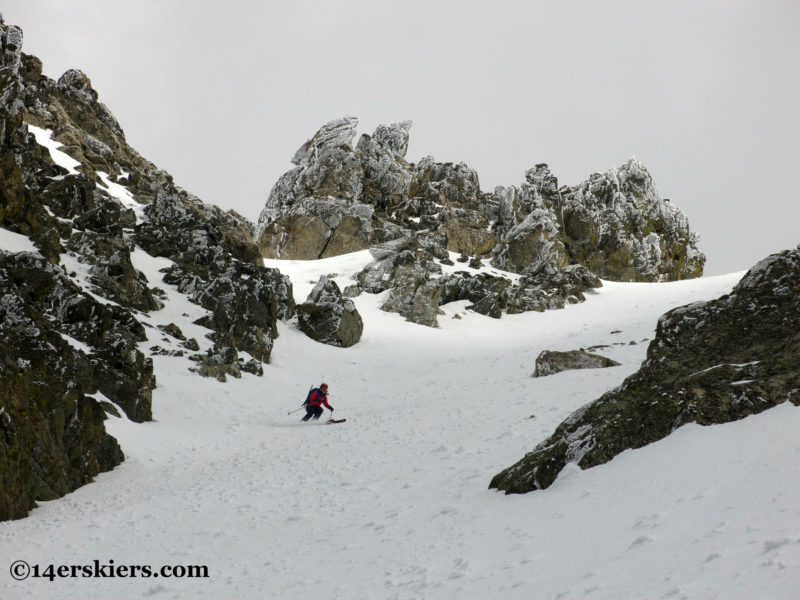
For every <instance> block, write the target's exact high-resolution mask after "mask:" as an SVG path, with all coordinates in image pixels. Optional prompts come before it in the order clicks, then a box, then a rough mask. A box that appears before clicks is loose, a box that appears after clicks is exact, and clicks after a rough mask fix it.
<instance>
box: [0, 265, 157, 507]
mask: <svg viewBox="0 0 800 600" xmlns="http://www.w3.org/2000/svg"><path fill="white" fill-rule="evenodd" d="M84 310H87V311H88V312H90V313H93V317H92V318H91V321H90V322H91V324H92V325H93V326H95V327H98V328H102V329H99V330H96V331H92V332H90V328H89V327H81V326H80V324H79V321H78V319H76V316H77V314H79V313H81V312H82V311H84ZM59 316H63V317H65V319H64V320H63V321H60V320H59ZM87 324H88V323H87ZM115 325H116V323H115V322H114V319H113V318H111V316H110V315H108V314H107V313H106V314H102V305H100V304H99V303H97V302H95V301H94V300H92V299H91V298H90V297H88V296H85V295H83V294H82V293H81V292H80V291H79V290H78V288H77V287H76V286H75V285H74V284H72V283H71V282H70V281H69V280H68V279H67V278H66V276H65V275H64V274H63V273H62V272H61V271H60V269H58V268H56V267H53V266H52V265H50V264H48V263H47V262H46V261H45V260H44V259H43V258H42V257H41V256H37V255H35V254H28V253H18V254H10V253H6V252H0V433H2V435H0V520H4V519H15V518H20V517H24V516H26V515H27V513H28V510H30V509H31V508H32V507H33V506H34V504H35V501H36V500H50V499H53V498H57V497H59V496H62V495H64V494H66V493H68V492H70V491H72V490H74V489H75V488H77V487H79V486H81V485H83V484H85V483H87V482H89V481H91V479H92V478H93V477H94V476H95V475H97V473H100V472H101V471H107V470H109V469H112V468H113V467H114V466H116V465H117V464H119V463H120V462H121V461H122V459H123V455H122V451H121V450H120V448H119V446H118V444H117V442H116V440H114V438H112V437H111V436H109V435H108V434H107V433H106V432H105V428H104V426H103V421H104V420H105V412H104V411H103V409H102V407H101V406H100V404H99V403H98V402H97V401H96V400H94V399H93V398H90V397H88V396H86V394H93V393H96V392H97V391H98V390H100V389H103V388H106V389H108V388H113V387H114V386H117V385H119V386H120V387H126V386H127V387H128V388H137V384H138V386H139V387H138V388H137V389H135V391H134V393H133V394H132V395H131V396H130V397H127V399H129V400H130V402H127V403H126V404H125V406H124V407H123V408H124V409H125V410H127V411H130V414H131V415H133V416H136V417H139V420H141V419H143V418H149V414H150V413H149V411H150V390H151V389H152V387H153V386H154V384H155V382H154V379H153V377H152V365H148V364H147V361H146V360H145V359H144V357H142V356H141V353H138V356H137V357H136V358H134V359H133V360H137V361H139V360H140V366H141V367H142V368H143V369H144V372H143V373H142V377H141V378H140V380H138V381H136V382H133V381H130V380H126V379H125V377H124V375H122V374H121V373H119V372H116V373H115V372H112V370H111V367H110V366H109V365H101V364H100V362H101V361H98V360H97V355H96V354H94V353H92V354H88V355H87V354H86V353H84V352H83V351H80V350H76V349H74V348H73V347H72V346H71V345H70V344H69V343H68V342H67V341H66V339H65V338H64V337H63V336H64V335H67V336H69V337H71V338H73V339H76V340H79V341H80V342H83V343H84V344H86V345H87V346H88V345H92V343H93V342H97V341H99V340H102V339H103V338H105V337H113V338H114V339H115V340H116V341H117V342H119V343H121V344H122V347H121V348H120V350H121V351H128V352H134V353H136V352H138V351H137V350H136V347H135V344H134V345H132V346H131V345H130V344H133V343H134V342H135V336H133V334H132V333H131V332H129V331H125V330H121V329H120V328H119V327H116V326H115ZM148 366H149V367H150V370H149V377H148V371H147V367H148ZM108 391H109V392H110V391H111V390H108ZM126 391H127V390H126ZM107 395H108V396H109V397H115V398H119V397H120V396H116V395H112V394H111V393H108V394H107Z"/></svg>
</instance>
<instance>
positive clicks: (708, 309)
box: [491, 249, 800, 493]
mask: <svg viewBox="0 0 800 600" xmlns="http://www.w3.org/2000/svg"><path fill="white" fill-rule="evenodd" d="M799 282H800V249H797V250H792V251H784V252H781V253H779V254H774V255H772V256H770V257H768V258H766V259H765V260H763V261H761V262H760V263H758V264H757V265H755V266H754V267H753V268H752V269H751V270H750V271H749V272H748V273H747V274H746V275H745V276H744V278H743V279H742V280H741V281H740V282H739V283H738V284H737V285H736V287H735V288H734V289H733V291H732V292H731V293H730V294H729V295H726V296H722V297H721V298H718V299H716V300H712V301H710V302H698V303H696V304H691V305H689V306H684V307H681V308H676V309H674V310H672V311H670V312H668V313H666V314H665V315H664V316H662V317H661V319H660V320H659V322H658V326H657V330H656V337H655V339H654V340H653V341H652V342H651V343H650V346H649V347H648V350H647V359H646V360H645V362H644V363H643V364H642V367H641V369H640V370H639V371H638V372H637V373H635V374H634V375H632V376H630V377H628V378H627V379H626V380H625V381H624V383H623V384H622V385H621V386H619V387H618V388H616V389H614V390H612V391H610V392H608V393H606V394H604V395H603V396H602V397H601V398H599V399H598V400H596V401H594V402H592V403H590V404H587V405H586V406H584V407H582V408H581V409H579V410H578V411H576V412H575V413H573V414H572V415H570V417H569V418H567V419H566V420H565V421H564V422H563V423H562V424H561V425H559V426H558V428H557V429H556V430H555V432H554V433H553V435H551V436H550V437H549V438H548V439H547V440H545V441H544V442H542V443H541V444H539V445H538V446H537V447H536V448H535V449H534V450H533V451H532V452H530V453H529V454H527V455H526V456H525V457H524V458H523V459H522V460H520V461H519V462H518V463H516V464H515V465H513V466H511V467H509V468H508V469H506V470H504V471H502V472H501V473H499V474H498V475H496V476H495V477H494V479H493V480H492V482H491V487H493V488H497V489H500V490H503V491H505V492H507V493H524V492H528V491H532V490H537V489H543V488H546V487H548V486H549V485H550V484H552V483H553V481H554V480H555V479H556V477H557V476H558V473H559V472H560V471H561V469H562V468H563V467H564V466H565V465H566V464H567V463H568V462H574V463H576V464H577V465H578V466H579V467H581V468H584V469H586V468H589V467H592V466H595V465H599V464H602V463H605V462H607V461H609V460H611V459H612V458H613V457H614V456H616V455H617V454H619V453H621V452H623V451H624V450H626V449H629V448H639V447H641V446H644V445H646V444H649V443H651V442H654V441H656V440H659V439H661V438H664V437H666V436H667V435H669V434H670V433H671V432H672V431H674V430H675V429H677V428H678V427H680V426H681V425H684V424H686V423H698V424H700V425H710V424H714V423H726V422H729V421H734V420H737V419H742V418H744V417H747V416H748V415H752V414H755V413H759V412H761V411H763V410H766V409H768V408H770V407H773V406H775V405H777V404H781V403H783V402H787V401H789V402H791V403H793V404H794V405H796V406H800V283H799Z"/></svg>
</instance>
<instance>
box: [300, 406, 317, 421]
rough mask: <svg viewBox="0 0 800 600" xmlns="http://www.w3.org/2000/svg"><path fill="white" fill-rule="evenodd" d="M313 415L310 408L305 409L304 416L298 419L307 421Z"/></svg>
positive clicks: (312, 410)
mask: <svg viewBox="0 0 800 600" xmlns="http://www.w3.org/2000/svg"><path fill="white" fill-rule="evenodd" d="M313 415H314V409H313V408H311V407H310V406H307V407H306V416H305V417H303V418H302V419H300V420H301V421H308V420H309V419H310V418H311V417H312V416H313Z"/></svg>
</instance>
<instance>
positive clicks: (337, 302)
mask: <svg viewBox="0 0 800 600" xmlns="http://www.w3.org/2000/svg"><path fill="white" fill-rule="evenodd" d="M297 318H298V325H299V327H300V330H301V331H302V332H303V333H305V334H306V335H307V336H309V337H310V338H312V339H314V340H316V341H318V342H322V343H323V344H329V345H331V346H339V347H342V348H348V347H350V346H352V345H353V344H356V343H357V342H358V340H360V339H361V333H362V331H363V330H364V322H363V321H362V320H361V315H359V314H358V311H357V310H356V307H355V304H353V301H352V300H350V299H349V298H345V297H343V296H342V292H341V290H340V289H339V286H338V285H337V283H336V282H335V281H333V280H332V279H328V278H327V277H324V276H323V277H320V279H319V281H318V282H317V284H316V285H315V286H314V289H312V290H311V293H310V294H309V295H308V298H307V299H306V301H305V302H303V303H302V304H298V305H297Z"/></svg>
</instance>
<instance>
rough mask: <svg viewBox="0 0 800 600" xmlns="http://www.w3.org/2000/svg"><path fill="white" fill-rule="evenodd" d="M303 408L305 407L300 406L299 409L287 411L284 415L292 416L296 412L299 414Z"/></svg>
mask: <svg viewBox="0 0 800 600" xmlns="http://www.w3.org/2000/svg"><path fill="white" fill-rule="evenodd" d="M304 408H305V406H301V407H300V408H298V409H297V410H291V411H289V412H288V413H286V414H287V415H293V414H294V413H296V412H300V411H301V410H303V409H304Z"/></svg>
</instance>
